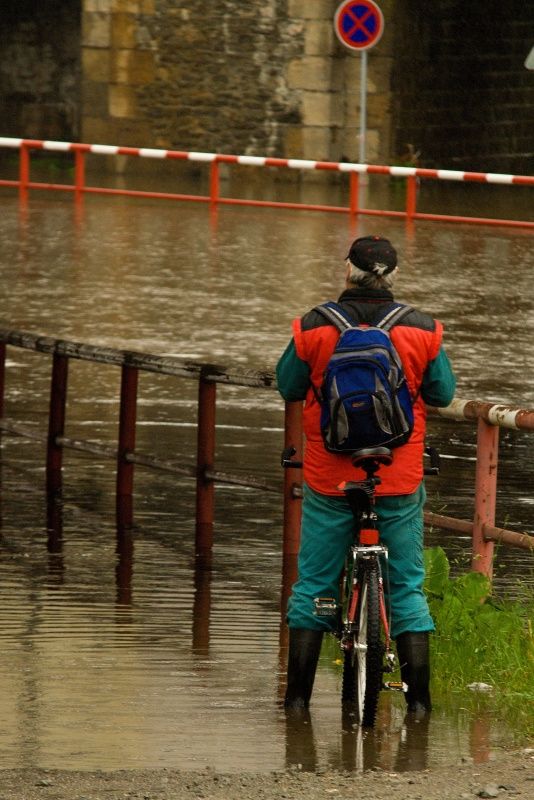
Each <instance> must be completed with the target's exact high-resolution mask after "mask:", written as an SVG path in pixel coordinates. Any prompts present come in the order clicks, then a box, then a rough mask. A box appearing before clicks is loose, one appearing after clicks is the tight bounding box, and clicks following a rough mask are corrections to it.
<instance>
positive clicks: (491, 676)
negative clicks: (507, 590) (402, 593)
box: [425, 547, 534, 739]
mask: <svg viewBox="0 0 534 800" xmlns="http://www.w3.org/2000/svg"><path fill="white" fill-rule="evenodd" d="M425 557H426V570H427V578H426V581H425V591H426V594H427V597H428V601H429V604H430V609H431V612H432V616H433V618H434V621H435V623H436V632H435V634H434V635H433V636H432V675H433V695H434V697H435V700H436V701H437V703H439V702H440V700H441V701H443V702H445V701H446V700H447V699H448V698H450V699H451V700H453V701H454V700H455V699H457V700H458V702H459V703H461V704H462V705H463V706H467V707H468V708H475V709H476V708H480V707H481V706H482V707H483V708H484V709H486V710H488V711H491V713H492V715H493V716H495V717H497V718H499V719H502V720H503V721H505V722H506V723H507V725H508V726H509V727H510V729H511V730H513V731H514V733H516V735H517V736H518V737H519V738H521V739H522V738H525V739H528V738H529V737H532V736H533V735H534V636H533V630H532V619H533V611H534V592H533V591H532V589H531V588H528V587H524V588H523V589H522V590H521V594H520V596H518V597H516V598H514V599H497V598H494V597H493V596H492V595H491V586H490V582H489V580H488V579H487V578H486V577H485V576H483V575H481V574H480V573H476V572H469V573H467V574H465V575H461V576H460V577H457V578H453V579H451V578H450V575H449V572H450V567H449V562H448V560H447V557H446V555H445V553H444V551H443V550H442V549H441V548H440V547H436V548H432V549H429V550H427V551H426V552H425ZM479 683H481V684H487V686H489V687H491V690H489V691H488V692H487V693H480V692H476V691H475V692H473V691H472V690H471V689H470V688H469V686H470V684H479Z"/></svg>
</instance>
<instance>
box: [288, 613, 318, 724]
mask: <svg viewBox="0 0 534 800" xmlns="http://www.w3.org/2000/svg"><path fill="white" fill-rule="evenodd" d="M322 641H323V631H312V630H308V629H307V628H290V629H289V654H288V658H287V690H286V697H285V701H284V706H285V707H286V708H292V709H303V708H308V705H309V703H310V697H311V693H312V689H313V682H314V680H315V671H316V669H317V662H318V660H319V653H320V652H321V643H322Z"/></svg>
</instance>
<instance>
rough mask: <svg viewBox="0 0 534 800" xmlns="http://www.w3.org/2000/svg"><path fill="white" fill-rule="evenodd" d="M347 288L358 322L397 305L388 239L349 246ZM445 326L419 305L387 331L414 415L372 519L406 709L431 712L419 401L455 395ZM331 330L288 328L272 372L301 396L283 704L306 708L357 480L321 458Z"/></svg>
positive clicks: (323, 324) (315, 318)
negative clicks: (385, 563) (297, 519)
mask: <svg viewBox="0 0 534 800" xmlns="http://www.w3.org/2000/svg"><path fill="white" fill-rule="evenodd" d="M345 265H346V276H345V277H346V289H345V291H344V292H343V293H342V294H341V296H340V298H339V300H338V301H337V302H338V303H339V304H340V305H341V306H342V308H343V309H344V310H345V312H347V313H348V315H349V317H350V318H351V319H353V320H354V323H355V324H366V325H373V324H375V322H376V321H377V320H380V319H382V318H383V317H384V316H385V314H386V313H387V311H388V307H392V306H393V305H394V302H395V301H394V298H393V294H392V291H391V289H392V286H393V280H394V277H395V275H396V273H397V271H398V268H397V253H396V251H395V249H394V247H393V246H392V245H391V243H390V242H389V241H388V240H387V239H383V238H381V237H380V236H366V237H362V238H359V239H356V241H354V242H353V244H352V245H351V248H350V250H349V253H348V255H347V258H346V261H345ZM442 335H443V327H442V325H441V323H440V322H438V321H437V320H434V319H433V318H432V317H431V316H429V315H428V314H425V313H423V312H421V311H418V310H417V309H413V310H412V311H410V312H409V313H407V314H406V315H405V316H404V317H402V319H401V320H400V321H399V323H398V324H396V325H395V326H394V327H393V328H392V329H391V331H390V336H391V340H392V342H393V344H394V345H395V348H396V349H397V352H398V353H399V356H400V358H401V361H402V364H403V368H404V371H405V375H406V379H407V382H408V385H409V388H410V393H411V396H412V400H413V409H414V429H413V432H412V434H411V436H410V439H409V440H408V442H407V443H406V444H404V445H402V446H400V447H398V448H396V449H395V450H393V463H392V464H391V466H388V467H383V468H382V469H381V471H380V478H381V481H382V482H381V484H380V485H379V486H378V487H377V499H376V507H375V510H376V513H377V515H378V527H379V530H380V536H381V540H382V541H383V543H384V544H385V545H386V546H387V547H388V550H389V598H388V599H389V604H390V609H391V634H392V637H393V638H394V639H395V641H396V645H397V654H398V658H399V663H400V665H401V676H402V680H403V681H404V682H405V683H406V684H407V685H408V687H409V690H408V692H407V695H406V700H407V703H408V710H409V711H410V712H417V713H427V712H429V711H430V709H431V702H430V692H429V678H430V666H429V632H430V631H432V630H433V629H434V623H433V621H432V618H431V616H430V613H429V609H428V604H427V602H426V598H425V595H424V592H423V581H424V566H423V506H424V502H425V498H426V495H425V488H424V483H423V452H424V438H425V429H426V405H431V406H438V407H443V406H447V405H449V403H450V402H451V401H452V398H453V396H454V391H455V387H456V380H455V377H454V374H453V371H452V369H451V365H450V362H449V359H448V357H447V354H446V353H445V350H444V349H443V346H442ZM338 336H339V332H338V330H337V329H336V328H335V327H334V326H333V325H332V324H331V323H329V322H328V321H327V320H326V319H325V318H324V316H322V315H321V314H320V313H319V312H317V311H315V310H312V311H310V312H308V313H307V314H305V315H304V316H303V317H302V318H300V319H296V320H294V322H293V337H292V339H291V341H290V342H289V345H288V346H287V348H286V350H285V352H284V353H283V355H282V356H281V358H280V360H279V362H278V364H277V368H276V374H277V379H278V389H279V391H280V393H281V395H282V397H283V398H284V399H285V400H289V401H296V400H304V401H305V406H304V434H305V438H306V445H305V451H304V465H303V467H304V487H303V492H304V499H303V506H302V530H301V543H300V550H299V557H298V578H297V581H296V583H295V585H294V586H293V588H292V593H291V597H290V599H289V602H288V611H287V622H288V626H289V655H288V678H287V691H286V698H285V705H286V707H287V708H307V707H308V704H309V701H310V697H311V693H312V689H313V682H314V679H315V672H316V667H317V661H318V658H319V652H320V649H321V642H322V637H323V634H324V632H325V631H331V630H332V629H333V628H334V626H335V618H334V617H331V618H329V617H325V616H317V615H316V613H315V603H314V600H315V598H316V597H334V598H336V599H338V596H339V579H340V576H341V572H342V570H343V565H344V560H345V554H346V552H347V549H348V547H349V545H350V542H351V541H352V535H353V527H354V519H353V516H352V512H351V511H350V508H349V506H348V504H347V501H346V499H345V497H344V496H343V493H342V492H341V491H340V490H339V489H338V486H339V484H341V483H342V482H343V481H347V480H350V481H354V480H363V479H364V475H363V473H362V472H361V470H357V469H355V468H354V467H353V466H352V463H351V460H350V456H347V455H338V454H334V453H330V452H328V451H327V450H326V449H325V447H324V444H323V439H322V435H321V430H320V410H321V405H320V402H319V400H318V390H320V388H321V384H322V379H323V373H324V370H325V367H326V364H327V362H328V360H329V358H330V356H331V355H332V352H333V350H334V347H335V344H336V342H337V339H338Z"/></svg>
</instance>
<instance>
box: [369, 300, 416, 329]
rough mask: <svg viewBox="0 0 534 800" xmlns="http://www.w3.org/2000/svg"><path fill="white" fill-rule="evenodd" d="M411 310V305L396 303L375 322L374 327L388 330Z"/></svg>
mask: <svg viewBox="0 0 534 800" xmlns="http://www.w3.org/2000/svg"><path fill="white" fill-rule="evenodd" d="M410 311H413V307H412V306H404V305H396V306H395V308H392V309H390V310H389V311H388V312H387V314H386V315H385V316H384V317H382V319H381V320H379V321H378V322H375V324H374V327H375V328H381V329H382V330H383V331H389V330H391V328H392V327H393V326H394V325H397V324H398V323H399V322H400V321H401V319H402V318H403V317H405V316H406V314H409V313H410Z"/></svg>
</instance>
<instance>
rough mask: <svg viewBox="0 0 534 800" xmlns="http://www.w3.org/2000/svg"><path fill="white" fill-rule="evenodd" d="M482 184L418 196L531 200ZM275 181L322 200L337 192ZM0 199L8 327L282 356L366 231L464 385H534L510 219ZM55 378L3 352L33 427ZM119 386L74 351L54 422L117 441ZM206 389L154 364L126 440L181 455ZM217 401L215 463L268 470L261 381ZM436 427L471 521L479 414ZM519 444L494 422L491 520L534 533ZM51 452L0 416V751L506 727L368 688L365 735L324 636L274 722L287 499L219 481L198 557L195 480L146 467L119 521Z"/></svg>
mask: <svg viewBox="0 0 534 800" xmlns="http://www.w3.org/2000/svg"><path fill="white" fill-rule="evenodd" d="M255 188H256V189H257V187H255ZM460 188H461V189H465V191H464V192H461V191H460ZM484 188H485V189H486V188H487V189H488V191H491V192H492V193H493V194H492V198H493V199H492V201H491V203H490V207H489V209H488V207H487V196H486V195H483V194H482V193H481V191H480V187H474V188H473V189H472V190H470V189H469V187H456V188H454V189H453V191H452V195H451V194H448V195H445V194H444V193H443V194H441V195H440V194H439V192H438V191H437V190H436V189H435V188H433V189H432V190H431V191H428V192H427V193H425V194H424V195H423V196H422V197H421V199H420V204H421V202H422V203H423V204H424V203H426V206H427V208H428V209H429V210H439V209H443V210H447V211H450V212H451V213H454V212H455V211H458V212H459V213H464V212H466V211H467V210H468V209H469V210H472V211H473V213H487V214H489V215H490V216H498V215H499V214H502V213H509V214H510V216H512V217H513V216H517V217H521V218H527V217H528V216H529V214H530V216H532V203H531V195H527V194H526V193H525V192H524V191H523V190H520V192H519V194H517V195H512V194H511V193H510V192H507V190H505V189H501V190H498V191H497V190H494V189H493V188H489V187H484ZM390 189H391V191H392V192H393V194H392V201H391V202H393V203H399V202H400V201H399V200H398V197H397V196H396V191H397V190H396V188H395V187H393V188H391V187H389V188H388V192H389V191H390ZM241 190H242V191H243V192H247V191H249V187H247V186H246V185H245V186H242V187H241ZM250 191H252V190H250ZM276 191H278V192H281V189H280V187H277V189H276ZM287 191H288V192H289V193H290V194H293V195H295V196H296V195H297V194H298V193H299V192H302V193H304V194H306V195H307V196H308V197H311V198H312V199H313V201H314V202H318V201H324V200H325V196H326V195H331V196H332V195H335V194H336V192H338V191H341V190H338V189H337V188H333V189H328V188H326V187H324V186H322V187H317V186H309V187H306V186H305V187H304V188H300V189H299V187H295V186H292V187H289V188H288V190H287ZM380 191H382V192H383V193H384V192H385V191H386V190H385V189H381V190H380ZM423 191H424V190H423ZM330 199H331V197H330ZM380 199H381V198H380ZM334 200H335V198H334ZM455 204H458V205H461V207H454V206H455ZM484 204H486V208H485V209H484ZM0 207H1V215H0V236H1V241H2V253H1V256H0V269H1V278H2V280H1V290H0V291H1V293H2V315H1V326H2V327H9V328H13V329H16V330H27V331H30V332H33V333H41V334H46V335H49V336H53V337H61V338H65V339H71V340H75V341H86V342H90V343H93V344H98V345H108V346H111V347H118V348H127V349H133V350H140V351H143V352H152V353H158V354H172V355H176V356H184V357H188V358H192V359H195V360H200V361H202V360H205V361H209V362H218V363H223V364H228V365H232V364H235V365H242V366H247V367H251V368H263V367H267V368H272V367H273V366H274V364H275V362H276V359H277V357H278V355H279V353H280V352H281V351H282V349H283V348H284V347H285V344H286V342H287V340H288V336H289V326H290V321H291V319H292V318H293V317H294V316H295V315H297V314H299V313H302V312H303V311H304V310H306V309H307V308H309V307H311V306H312V305H314V304H315V303H317V302H320V301H322V300H323V299H325V298H332V297H336V296H337V294H338V293H339V291H340V289H341V288H342V275H343V262H342V260H343V256H344V255H345V253H346V250H347V246H348V244H349V243H350V241H351V240H352V239H353V238H354V237H355V236H357V235H363V234H366V233H372V232H379V233H381V234H383V235H386V236H388V237H390V238H391V239H392V241H393V242H394V243H395V244H396V246H397V248H398V250H399V255H400V267H401V271H400V275H399V278H398V282H397V290H396V294H397V297H398V298H399V299H401V300H404V301H407V302H410V303H412V304H415V305H420V306H421V307H424V308H425V309H427V310H429V311H430V312H431V313H433V314H434V315H435V316H436V317H438V318H440V319H441V320H442V321H443V322H444V323H445V325H446V339H445V342H446V346H447V349H448V352H449V354H450V357H451V360H452V361H453V364H454V366H455V368H456V371H457V374H458V395H459V396H462V397H469V398H477V399H482V400H495V401H502V402H510V403H515V404H518V405H522V406H525V407H532V406H533V405H534V403H533V391H534V377H533V372H532V369H531V361H532V353H531V342H532V337H533V334H534V294H533V292H532V290H531V269H532V234H531V233H528V232H525V231H524V230H519V229H516V230H512V229H504V228H488V227H477V226H468V225H451V224H436V223H418V224H416V225H414V226H413V227H412V228H407V227H406V226H405V224H404V223H403V222H401V221H398V220H391V219H386V218H384V219H379V220H377V219H375V218H371V217H364V216H362V217H361V218H360V219H359V220H358V221H357V222H350V221H349V219H348V217H346V216H344V215H336V214H324V213H313V212H290V211H279V210H267V209H250V208H248V209H245V208H221V209H220V210H219V212H218V214H217V216H216V217H214V216H213V215H210V213H209V210H208V209H207V208H206V207H204V206H202V205H196V204H187V203H169V202H157V201H146V200H127V199H124V198H113V199H106V198H96V197H92V198H87V199H86V201H85V203H84V208H83V212H81V213H80V212H78V213H77V212H76V211H75V208H74V205H73V203H72V200H71V198H70V197H64V196H58V195H51V194H43V193H37V192H35V193H32V195H31V197H30V202H29V204H28V206H27V207H26V208H25V209H24V208H21V207H20V206H19V204H18V201H17V199H16V197H15V196H14V194H13V193H12V192H10V191H9V190H3V191H2V193H1V194H0ZM390 207H391V206H390ZM49 378H50V361H49V358H48V357H47V356H45V355H42V354H35V353H30V352H27V351H23V350H18V349H14V348H9V349H8V369H7V379H6V415H7V416H9V417H12V418H14V419H17V420H18V421H19V422H24V423H26V424H27V425H29V426H34V427H35V428H36V429H41V430H42V429H43V427H44V426H46V419H47V397H48V391H49ZM118 387H119V374H118V371H117V370H116V369H115V368H113V367H106V366H101V365H100V366H98V365H94V364H88V363H85V362H75V363H72V362H71V369H70V376H69V404H68V411H67V435H69V436H72V437H74V438H76V437H79V438H85V439H91V440H95V441H97V442H103V443H114V439H115V437H116V433H117V410H118ZM195 403H196V385H195V384H194V383H193V382H187V381H180V380H179V379H171V378H164V377H157V376H151V375H142V376H141V379H140V391H139V421H138V441H137V446H138V449H139V450H140V451H142V452H148V453H153V454H159V455H160V456H162V457H166V458H179V459H180V460H183V461H184V462H186V463H193V461H194V453H195V417H196V408H195ZM217 421H218V435H217V436H218V438H217V465H218V467H219V468H220V469H225V468H227V469H228V470H231V471H240V470H243V471H245V472H248V473H252V474H255V475H258V476H265V477H267V478H268V479H269V480H270V481H278V480H280V477H281V476H280V474H279V467H278V462H279V451H280V446H281V442H282V424H283V414H282V405H281V402H280V400H279V399H278V397H277V395H276V393H275V392H269V391H261V392H256V391H254V390H249V389H242V388H224V387H221V388H220V391H219V393H218V412H217ZM430 437H431V439H432V441H433V442H434V443H436V444H438V445H439V447H440V449H441V451H442V453H443V454H444V455H445V456H446V459H445V461H444V466H443V471H442V474H441V476H440V477H439V478H437V479H435V480H433V481H429V482H428V491H429V508H431V509H433V510H435V511H443V510H444V513H447V514H450V515H453V516H460V517H463V518H469V517H470V516H471V514H472V492H473V459H474V455H475V433H474V429H473V427H472V426H471V425H470V424H468V423H466V424H448V423H445V422H443V421H439V422H438V421H432V422H431V424H430ZM530 443H531V438H530V437H529V436H528V435H526V434H515V433H511V432H506V433H503V436H502V446H501V461H500V482H499V502H498V515H497V516H498V520H497V521H498V523H500V524H506V525H507V527H512V528H515V529H517V530H527V531H529V532H531V533H532V530H533V528H534V508H533V503H534V500H533V492H532V483H533V471H532V458H531V457H530V448H531V444H530ZM43 467H44V452H43V445H42V444H41V443H39V442H36V441H32V440H29V439H21V438H17V437H14V436H7V435H4V436H3V443H2V462H1V493H0V502H1V507H0V514H1V528H0V637H1V642H2V646H1V648H0V679H1V685H2V691H1V693H0V710H1V716H2V721H3V724H2V726H1V728H0V755H1V761H2V765H3V766H4V767H34V766H37V767H48V768H67V769H115V768H134V767H165V766H167V767H178V768H184V769H185V768H188V769H189V768H197V767H198V768H203V767H206V766H213V767H215V768H216V769H221V770H225V771H234V772H235V771H239V770H242V769H247V770H256V771H264V770H270V769H278V768H282V767H284V766H285V765H291V764H298V763H300V764H302V765H303V767H304V768H305V769H308V768H309V769H313V768H317V767H324V766H337V767H341V768H344V769H360V768H362V767H373V766H377V767H381V768H384V769H388V770H400V769H405V768H409V767H414V766H415V767H419V768H423V767H432V765H433V764H434V765H435V764H443V763H451V764H453V763H457V761H458V760H459V759H462V758H464V759H471V758H473V759H474V760H475V761H476V760H480V761H482V760H485V759H486V758H488V757H490V755H491V752H492V749H494V748H496V747H499V746H501V745H503V744H504V745H506V744H507V743H509V742H510V741H511V739H512V734H511V733H510V732H509V731H507V730H506V728H505V727H503V726H502V725H501V724H500V723H499V720H495V719H493V718H492V715H491V711H487V712H486V713H485V714H483V713H481V712H480V713H479V714H474V713H472V712H468V711H467V710H466V709H462V708H461V707H459V705H458V704H457V705H455V704H454V701H451V702H450V703H448V704H447V706H445V705H443V704H441V705H440V704H439V703H438V705H437V707H436V710H435V712H434V714H433V716H432V719H431V721H430V725H429V727H428V728H427V729H425V728H424V727H422V726H418V727H416V726H414V727H413V728H410V727H406V725H405V724H404V721H403V706H402V698H400V697H398V696H396V695H391V696H384V697H383V698H382V699H381V707H380V716H379V721H378V725H377V730H376V732H375V733H374V734H372V735H371V734H369V735H366V736H364V737H362V736H361V733H360V732H358V731H356V730H354V729H352V728H349V727H347V726H346V725H344V723H343V720H342V719H341V714H340V710H339V685H340V672H339V666H338V665H336V664H335V663H333V659H332V658H331V657H329V656H327V655H324V656H323V658H322V661H321V664H320V668H319V672H318V676H317V683H316V689H315V694H314V703H313V713H312V718H311V723H310V724H309V725H305V726H300V727H299V728H297V729H296V730H295V729H294V726H292V725H289V726H288V725H286V721H285V717H284V714H283V712H282V710H281V708H280V698H281V696H282V692H283V677H284V676H283V673H284V659H285V639H284V629H283V625H281V615H280V604H281V594H282V558H281V520H282V509H281V503H280V500H279V498H278V497H277V496H276V495H270V494H264V493H260V492H257V491H254V490H248V489H242V488H227V487H226V488H225V487H218V488H217V493H216V496H217V519H216V531H215V540H216V543H215V548H214V552H213V559H212V563H211V565H210V566H209V568H208V567H207V566H206V565H205V564H198V563H195V560H194V558H193V547H192V542H193V534H194V487H193V485H192V483H191V481H188V480H186V479H181V478H177V477H176V476H171V475H166V474H163V473H156V472H152V471H149V470H147V469H144V468H138V469H137V472H136V483H135V509H134V511H135V529H134V531H133V534H131V535H130V534H129V533H128V532H125V531H117V529H116V526H115V521H114V496H113V493H114V473H113V464H112V463H111V462H106V461H104V460H102V459H99V458H95V457H91V456H86V455H80V454H74V453H71V452H68V453H66V455H65V461H64V497H63V505H62V506H61V507H59V508H53V509H48V516H47V508H46V501H45V495H44V470H43ZM52 512H54V513H53V514H52ZM429 543H431V544H437V543H440V544H442V545H444V546H445V547H446V549H447V551H448V553H449V555H450V556H451V559H452V560H453V561H454V563H455V565H456V566H455V568H456V569H462V568H464V567H465V565H466V564H467V560H468V542H466V541H465V540H462V539H461V538H453V537H452V536H450V535H448V534H444V533H439V532H432V533H431V535H430V537H429ZM532 575H533V573H532V561H531V557H529V556H527V555H526V554H525V552H524V551H511V550H507V551H504V550H501V551H499V553H498V556H497V562H496V576H497V577H496V587H497V590H498V591H512V592H513V587H514V584H515V582H516V581H517V580H518V579H520V578H521V579H522V580H524V581H527V582H530V583H532V580H533V578H532Z"/></svg>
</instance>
